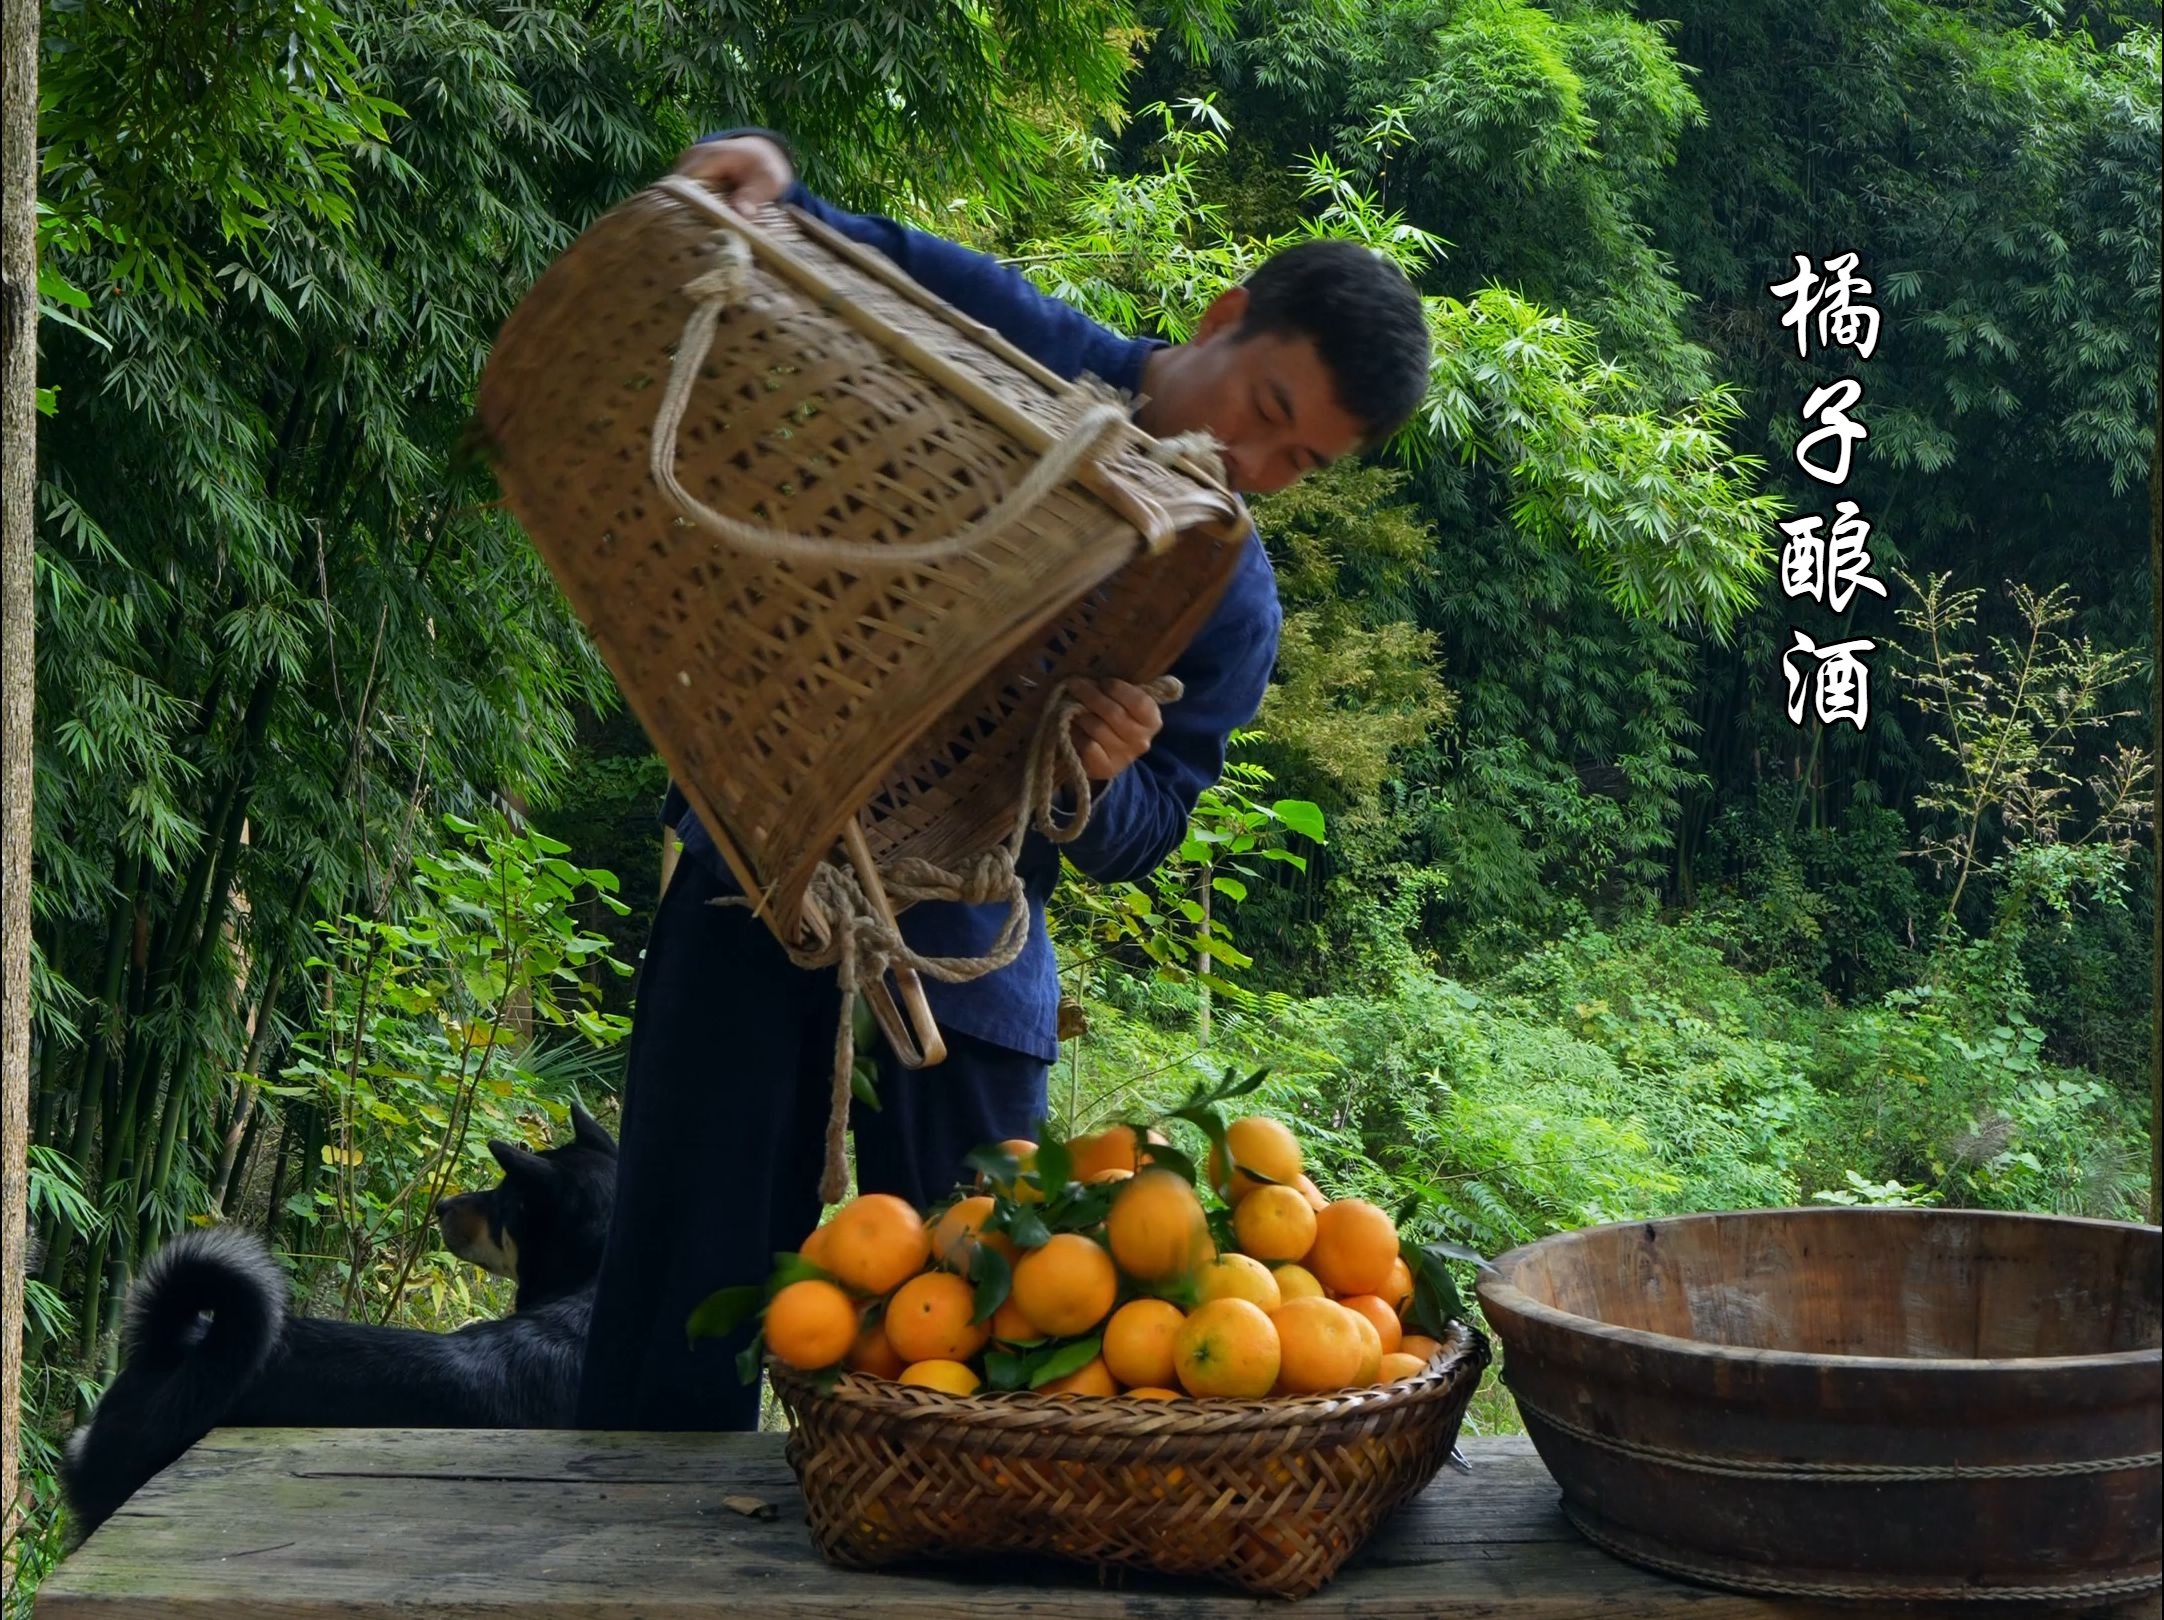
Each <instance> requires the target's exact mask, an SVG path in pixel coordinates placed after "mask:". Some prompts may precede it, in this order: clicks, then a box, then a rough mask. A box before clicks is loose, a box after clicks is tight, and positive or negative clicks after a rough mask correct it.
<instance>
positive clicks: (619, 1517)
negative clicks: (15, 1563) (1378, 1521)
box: [36, 1429, 2159, 1620]
mask: <svg viewBox="0 0 2164 1620" xmlns="http://www.w3.org/2000/svg"><path fill="white" fill-rule="evenodd" d="M1465 1451H1466V1454H1467V1457H1468V1459H1469V1461H1470V1462H1471V1465H1472V1472H1471V1473H1470V1474H1469V1475H1468V1474H1463V1473H1459V1472H1456V1471H1455V1470H1450V1469H1446V1470H1445V1471H1444V1472H1443V1473H1442V1475H1441V1476H1440V1477H1439V1478H1438V1479H1437V1480H1436V1482H1435V1484H1434V1485H1433V1486H1432V1487H1431V1488H1430V1489H1429V1490H1428V1491H1427V1492H1426V1493H1425V1494H1424V1495H1423V1496H1421V1497H1420V1498H1419V1499H1418V1500H1417V1501H1415V1502H1413V1503H1412V1504H1411V1505H1409V1506H1408V1507H1407V1508H1406V1509H1405V1510H1404V1511H1403V1512H1401V1513H1399V1514H1398V1515H1397V1516H1396V1518H1394V1519H1393V1520H1392V1521H1391V1522H1390V1523H1389V1524H1388V1525H1386V1526H1385V1527H1384V1529H1383V1531H1382V1533H1381V1534H1380V1535H1379V1536H1377V1538H1376V1539H1375V1540H1374V1542H1372V1543H1371V1544H1370V1545H1369V1546H1368V1547H1367V1548H1365V1549H1364V1550H1363V1551H1362V1552H1361V1554H1360V1555H1359V1556H1358V1557H1357V1558H1356V1559H1355V1560H1354V1561H1353V1562H1352V1563H1351V1564H1349V1565H1348V1566H1347V1567H1346V1569H1345V1570H1344V1571H1343V1572H1342V1573H1341V1574H1340V1575H1339V1577H1338V1579H1337V1580H1335V1581H1334V1582H1332V1583H1331V1584H1330V1585H1329V1586H1328V1587H1326V1588H1324V1590H1323V1591H1322V1592H1321V1593H1320V1594H1318V1595H1317V1596H1315V1597H1312V1598H1309V1599H1307V1600H1306V1601H1305V1602H1303V1603H1301V1604H1299V1605H1298V1606H1297V1608H1295V1607H1293V1606H1290V1605H1287V1604H1285V1603H1282V1602H1279V1601H1274V1600H1260V1601H1258V1600H1256V1599H1252V1598H1245V1597H1240V1596H1237V1595H1233V1594H1229V1593H1227V1592H1225V1591H1224V1590H1222V1589H1220V1588H1215V1587H1209V1586H1205V1585H1202V1584H1200V1583H1197V1582H1193V1581H1174V1580H1168V1579H1161V1578H1155V1577H1147V1576H1129V1577H1127V1578H1126V1579H1124V1580H1120V1581H1118V1582H1117V1583H1116V1584H1102V1585H1101V1584H1100V1583H1099V1582H1098V1581H1097V1579H1096V1577H1095V1576H1094V1575H1093V1574H1092V1573H1090V1572H1089V1571H1086V1570H1077V1569H1075V1568H1073V1567H1071V1566H1062V1565H1056V1564H1049V1563H1045V1564H1031V1565H1017V1564H1009V1565H1006V1566H1004V1567H1000V1568H965V1567H962V1566H945V1567H936V1566H935V1567H931V1568H928V1569H926V1570H925V1571H922V1572H917V1573H906V1574H905V1573H898V1572H882V1573H877V1574H857V1573H850V1572H847V1571H843V1570H838V1569H834V1568H832V1567H830V1566H828V1565H827V1564H826V1563H824V1562H823V1561H822V1560H821V1559H820V1558H819V1556H818V1554H817V1553H815V1552H814V1551H813V1550H812V1546H811V1542H810V1539H809V1537H808V1536H807V1534H806V1531H805V1529H804V1524H803V1505H802V1500H801V1498H800V1497H799V1496H798V1494H797V1489H796V1481H795V1479H794V1478H793V1477H792V1475H791V1474H790V1472H789V1468H788V1465H787V1464H786V1463H785V1462H784V1461H783V1460H782V1453H781V1437H780V1436H779V1435H774V1434H745V1435H655V1434H596V1433H577V1432H564V1431H549V1432H519V1431H494V1430H490V1431H471V1430H469V1431H462V1432H448V1431H442V1430H292V1429H287V1430H273V1429H227V1430H221V1431H219V1432H218V1433H215V1434H213V1435H211V1436H210V1437H209V1438H208V1439H206V1440H204V1441H203V1442H202V1443H201V1444H199V1445H198V1446H196V1448H195V1449H194V1450H193V1451H191V1452H189V1453H188V1455H187V1456H185V1457H184V1458H182V1459H181V1461H180V1462H179V1463H177V1464H175V1465H174V1466H173V1467H172V1468H171V1469H169V1470H167V1471H166V1472H165V1473H164V1474H162V1475H161V1476H159V1478H158V1479H157V1480H155V1481H154V1482H152V1484H151V1485H149V1486H148V1487H147V1488H146V1489H144V1490H143V1491H142V1492H140V1493H139V1494H138V1495H137V1496H136V1498H135V1499H134V1500H133V1501H132V1502H131V1503H129V1505H128V1506H127V1507H126V1508H124V1509H123V1510H122V1511H121V1512H120V1513H119V1514H118V1515H116V1516H115V1517H114V1518H113V1519H112V1520H111V1521H109V1522H108V1523H107V1524H106V1526H105V1527H104V1528H103V1529H101V1530H99V1531H98V1533H97V1534H96V1535H95V1536H93V1537H91V1539H90V1540H89V1541H88V1542H86V1543H85V1544H84V1545H83V1547H82V1548H81V1549H79V1550H78V1551H77V1552H76V1553H75V1555H74V1556H73V1557H72V1558H70V1559H69V1560H68V1562H67V1563H66V1564H64V1565H63V1566H62V1567H61V1568H60V1569H59V1570H58V1571H57V1572H56V1573H55V1574H54V1576H53V1577H52V1578H51V1579H50V1580H48V1581H47V1582H46V1584H45V1587H44V1589H43V1590H42V1591H41V1592H40V1593H39V1595H38V1600H37V1610H36V1613H37V1617H38V1620H84V1617H87V1616H98V1617H100V1620H136V1617H148V1616H160V1617H166V1616H171V1617H176V1620H177V1617H184V1616H185V1617H193V1616H201V1617H203V1620H265V1617H270V1616H279V1617H290V1620H318V1617H327V1616H334V1615H335V1616H337V1617H339V1620H390V1617H396V1620H471V1617H477V1616H491V1617H503V1620H509V1617H512V1616H517V1617H521V1620H525V1617H531V1620H602V1617H607V1620H721V1617H723V1616H727V1617H729V1620H826V1617H828V1616H833V1615H844V1614H846V1615H851V1616H864V1617H868V1620H872V1617H890V1616H909V1617H914V1620H994V1617H997V1620H1012V1617H1020V1616H1028V1617H1030V1620H1089V1617H1093V1616H1094V1617H1099V1620H1103V1617H1109V1616H1115V1615H1119V1616H1161V1617H1172V1616H1178V1617H1180V1620H1219V1617H1223V1616H1231V1615H1248V1616H1252V1615H1258V1614H1259V1615H1271V1614H1276V1615H1286V1614H1297V1615H1300V1616H1303V1617H1305V1616H1309V1615H1330V1616H1339V1615H1357V1616H1371V1617H1374V1620H1384V1617H1396V1616H1420V1617H1422V1620H1471V1617H1474V1616H1480V1617H1484V1620H1565V1617H1568V1620H1595V1617H1601V1620H1656V1617H1657V1620H1670V1617H1682V1616H1689V1617H1691V1620H1742V1617H1747V1616H1748V1617H1754V1620H1774V1617H1779V1620H1806V1617H1808V1620H1832V1617H1833V1616H1836V1615H1839V1616H1844V1617H1845V1620H1856V1617H1857V1616H1858V1615H1859V1613H1866V1612H1868V1613H1876V1614H1879V1615H1887V1614H1909V1615H1914V1614H1921V1613H1923V1612H1924V1611H1923V1610H1921V1609H1905V1608H1899V1607H1895V1608H1891V1609H1888V1608H1880V1609H1877V1610H1875V1611H1860V1610H1859V1609H1857V1608H1855V1607H1853V1606H1848V1607H1844V1606H1836V1605H1829V1604H1819V1603H1790V1602H1774V1601H1766V1600H1762V1599H1758V1598H1750V1597H1740V1596H1735V1595H1731V1594H1728V1593H1722V1592H1714V1591H1707V1590H1702V1589H1700V1588H1697V1587H1693V1586H1688V1585H1684V1584H1681V1583H1679V1582H1673V1581H1668V1580H1664V1579H1662V1578H1661V1577H1659V1576H1657V1575H1652V1574H1648V1573H1646V1572H1644V1571H1642V1570H1639V1569H1637V1568H1635V1567H1633V1566H1632V1565H1629V1564H1625V1563H1622V1562H1620V1561H1618V1560H1617V1559H1614V1558H1611V1557H1609V1556H1608V1555H1607V1554H1605V1553H1603V1552H1600V1551H1598V1550H1597V1549H1595V1548H1594V1547H1592V1546H1591V1545H1589V1544H1588V1543H1587V1542H1585V1541H1584V1540H1583V1539H1581V1538H1580V1537H1579V1536H1578V1534H1577V1533H1576V1532H1575V1531H1574V1530H1572V1529H1571V1527H1570V1525H1569V1524H1568V1523H1567V1522H1566V1521H1565V1519H1564V1518H1563V1516H1562V1514H1561V1512H1560V1511H1558V1509H1557V1507H1556V1489H1555V1484H1554V1482H1553V1481H1552V1480H1551V1479H1549V1477H1548V1474H1547V1471H1546V1470H1545V1469H1544V1468H1543V1467H1542V1466H1541V1463H1540V1459H1539V1458H1538V1457H1536V1456H1535V1455H1534V1453H1533V1450H1532V1447H1531V1445H1530V1444H1529V1443H1528V1442H1526V1441H1524V1440H1522V1439H1508V1440H1504V1439H1496V1440H1469V1441H1467V1442H1466V1443H1465ZM728 1496H746V1497H752V1498H757V1499H759V1500H760V1501H763V1502H766V1503H771V1504H772V1505H773V1506H774V1507H775V1508H777V1509H778V1510H779V1511H778V1512H777V1513H776V1515H775V1516H774V1517H773V1518H772V1519H769V1520H762V1519H758V1518H750V1517H745V1516H743V1515H741V1514H740V1513H738V1512H736V1511H734V1510H732V1509H731V1508H729V1507H728V1506H726V1505H724V1502H723V1498H724V1497H728ZM2014 1607H2015V1606H2013V1605H2007V1604H1991V1605H1987V1606H1986V1610H1987V1611H1988V1613H1989V1614H1990V1615H1991V1616H1992V1617H1993V1620H1998V1617H2001V1616H2005V1615H2007V1614H2008V1612H2009V1611H2010V1610H2012V1609H2013V1608H2014ZM2023 1608H2024V1609H2026V1606H2023ZM1970 1612H1971V1613H1978V1612H1980V1611H1974V1610H1972V1611H1970ZM2028 1612H2033V1611H2028ZM2081 1612H2085V1613H2087V1614H2089V1615H2097V1616H2101V1615H2106V1614H2109V1615H2112V1616H2114V1620H2117V1617H2120V1616H2134V1615H2143V1616H2155V1615H2157V1614H2158V1612H2159V1609H2158V1604H2157V1602H2156V1601H2155V1600H2150V1601H2148V1602H2147V1603H2146V1604H2145V1605H2144V1604H2136V1605H2131V1606H2130V1605H2124V1604H2122V1605H2120V1606H2118V1607H2117V1608H2107V1607H2098V1606H2091V1607H2090V1608H2089V1609H2087V1610H2086V1611H2081Z"/></svg>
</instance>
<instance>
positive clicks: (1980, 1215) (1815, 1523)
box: [1479, 1209, 2164, 1603]
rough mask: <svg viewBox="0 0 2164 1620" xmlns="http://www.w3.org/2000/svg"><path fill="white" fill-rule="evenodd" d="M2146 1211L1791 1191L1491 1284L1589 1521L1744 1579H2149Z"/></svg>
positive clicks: (2096, 1592)
mask: <svg viewBox="0 0 2164 1620" xmlns="http://www.w3.org/2000/svg"><path fill="white" fill-rule="evenodd" d="M2160 1262H2164V1248H2160V1234H2159V1231H2158V1229H2157V1228H2156V1227H2154V1226H2134V1225H2126V1224H2121V1223H2117V1222H2112V1221H2094V1220H2075V1219H2067V1218H2060V1217H2052V1216H2038V1215H2007V1214H1997V1213H1991V1212H1986V1211H1974V1210H1921V1209H1792V1210H1758V1211H1746V1212H1741V1213H1736V1214H1723V1215H1694V1216H1685V1217H1681V1218H1677V1219H1671V1220H1658V1221H1646V1222H1635V1223H1631V1224H1628V1225H1620V1224H1619V1225H1612V1226H1600V1227H1593V1228H1591V1229H1588V1230H1586V1231H1582V1232H1572V1233H1568V1234H1565V1235H1562V1236H1558V1237H1553V1238H1548V1239H1545V1240H1543V1241H1541V1242H1539V1243H1534V1244H1529V1245H1527V1246H1525V1247H1524V1248H1520V1249H1514V1250H1512V1251H1511V1252H1510V1253H1508V1254H1506V1255H1504V1256H1503V1257H1502V1258H1501V1259H1500V1260H1499V1261H1497V1263H1496V1269H1495V1271H1494V1272H1492V1273H1488V1274H1484V1275H1483V1276H1482V1278H1481V1281H1480V1285H1479V1292H1480V1300H1481V1303H1482V1305H1483V1306H1484V1307H1485V1308H1486V1311H1487V1315H1488V1320H1489V1322H1490V1323H1491V1324H1492V1326H1493V1327H1494V1329H1495V1332H1496V1334H1497V1336H1498V1337H1500V1338H1501V1340H1502V1341H1503V1345H1504V1352H1505V1353H1504V1358H1503V1364H1504V1365H1503V1373H1504V1379H1505V1381H1506V1382H1507V1383H1508V1385H1509V1386H1510V1389H1511V1391H1512V1393H1513V1394H1514V1395H1515V1396H1516V1397H1517V1401H1518V1406H1519V1409H1520V1411H1521V1412H1522V1413H1523V1414H1524V1417H1525V1424H1526V1429H1527V1431H1528V1432H1529V1433H1530V1434H1531V1435H1532V1437H1533V1441H1534V1444H1535V1445H1537V1446H1538V1447H1539V1449H1540V1454H1541V1458H1542V1460H1543V1461H1545V1462H1546V1463H1547V1465H1548V1468H1549V1471H1550V1472H1551V1473H1553V1474H1554V1475H1555V1478H1556V1480H1557V1482H1558V1483H1560V1484H1561V1486H1562V1488H1563V1507H1564V1510H1565V1512H1567V1513H1568V1514H1569V1515H1570V1517H1571V1519H1572V1521H1573V1522H1574V1523H1575V1524H1576V1525H1577V1526H1578V1527H1579V1529H1581V1530H1582V1531H1584V1532H1585V1534H1586V1535H1587V1536H1588V1537H1590V1538H1591V1539H1592V1540H1594V1541H1595V1542H1597V1543H1599V1544H1600V1545H1602V1546H1604V1547H1606V1548H1608V1549H1609V1550H1610V1551H1612V1552H1615V1553H1618V1554H1620V1555H1622V1556H1623V1557H1626V1558H1629V1559H1632V1560H1634V1561H1635V1562H1638V1563H1642V1564H1645V1565H1648V1566H1650V1567H1652V1568H1655V1569H1660V1570H1664V1571H1666V1572H1668V1573H1670V1574H1675V1575H1683V1576H1687V1577H1691V1578H1694V1579H1698V1580H1702V1581H1705V1582H1707V1583H1709V1584H1712V1585H1717V1586H1727V1587H1734V1588H1738V1589H1741V1590H1746V1591H1754V1592H1772V1593H1796V1594H1814V1595H1822V1596H1834V1597H1840V1596H1852V1597H1867V1598H1886V1599H1894V1598H1900V1599H1910V1600H1918V1601H1929V1602H1933V1603H1956V1602H1961V1601H1964V1600H1983V1599H1993V1600H2000V1601H2004V1600H2007V1599H2011V1598H2018V1597H2032V1596H2033V1597H2036V1598H2041V1599H2059V1600H2068V1599H2081V1598H2091V1597H2094V1598H2104V1597H2110V1596H2115V1595H2120V1594H2132V1593H2139V1592H2144V1591H2155V1590H2156V1589H2157V1588H2158V1585H2159V1553H2158V1537H2159V1532H2160V1529H2164V1526H2160V1522H2159V1479H2160V1475H2159V1449H2160V1444H2164V1439H2160V1431H2164V1421H2160V1378H2164V1356H2160V1350H2159V1344H2160V1335H2159V1291H2160V1281H2159V1278H2160V1271H2164V1265H2160Z"/></svg>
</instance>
